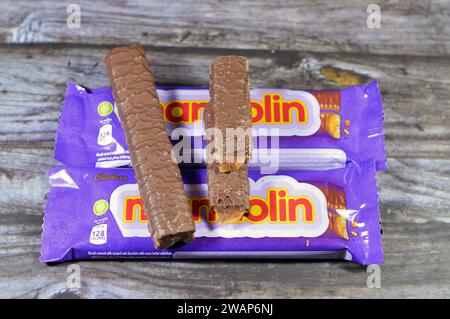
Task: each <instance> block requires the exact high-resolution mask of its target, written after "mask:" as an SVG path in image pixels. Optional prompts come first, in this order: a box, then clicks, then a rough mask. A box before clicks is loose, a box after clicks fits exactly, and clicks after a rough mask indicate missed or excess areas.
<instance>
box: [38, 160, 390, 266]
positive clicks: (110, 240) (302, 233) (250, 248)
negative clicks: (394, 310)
mask: <svg viewBox="0 0 450 319" xmlns="http://www.w3.org/2000/svg"><path fill="white" fill-rule="evenodd" d="M181 173H182V177H183V183H184V188H185V191H186V195H187V197H188V201H189V206H190V208H191V210H192V218H193V220H194V222H195V224H196V239H195V240H193V241H192V242H190V243H187V244H185V245H184V246H182V247H174V248H170V249H156V248H154V246H153V242H152V239H151V237H150V235H149V233H148V230H147V227H146V224H147V217H146V216H147V215H146V212H145V211H144V209H143V205H142V199H141V197H140V194H139V191H138V187H137V185H136V180H135V177H134V174H133V170H132V169H127V168H121V169H104V168H73V167H55V168H52V169H50V171H49V180H50V185H51V188H50V193H49V196H48V201H47V205H46V208H45V215H44V225H43V230H44V231H43V240H42V255H41V261H42V262H63V261H68V260H82V259H117V258H126V259H130V258H211V257H214V258H230V257H231V258H251V257H255V258H308V259H314V258H321V259H323V258H326V259H345V260H351V261H354V262H357V263H360V264H365V265H367V264H376V263H382V262H383V251H382V244H381V226H380V220H379V207H378V198H377V189H376V177H375V173H376V172H375V166H374V163H373V161H367V162H363V163H360V164H355V163H351V162H349V163H347V165H346V166H345V167H344V168H341V169H334V170H328V171H319V170H316V171H309V170H307V171H301V170H295V171H294V170H285V171H279V172H277V173H276V174H271V175H262V174H260V173H259V172H258V171H255V170H250V171H249V183H250V198H249V201H250V210H249V213H248V215H246V216H244V217H242V218H241V219H240V220H239V221H236V222H234V223H230V224H221V223H220V222H219V221H218V216H217V215H216V214H215V213H214V212H212V211H210V210H209V203H208V191H207V186H206V170H205V169H183V170H182V171H181ZM150 213H151V212H150ZM102 225H104V226H102ZM62 233H63V234H64V236H60V234H62Z"/></svg>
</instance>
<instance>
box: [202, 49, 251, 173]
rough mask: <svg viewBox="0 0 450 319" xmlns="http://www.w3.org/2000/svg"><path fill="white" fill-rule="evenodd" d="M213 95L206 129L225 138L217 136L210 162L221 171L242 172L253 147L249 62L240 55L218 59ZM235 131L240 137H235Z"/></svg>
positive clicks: (213, 68)
mask: <svg viewBox="0 0 450 319" xmlns="http://www.w3.org/2000/svg"><path fill="white" fill-rule="evenodd" d="M209 95H210V101H209V104H208V106H207V107H206V109H205V119H204V121H205V127H206V129H210V130H212V129H214V130H217V131H218V133H220V135H221V136H216V135H215V136H214V139H215V140H214V141H213V143H214V145H215V147H214V149H213V150H212V151H211V154H210V156H211V158H210V159H208V160H209V162H210V163H212V162H214V163H218V164H219V165H218V167H219V170H220V171H221V172H229V171H231V170H236V169H239V167H240V166H241V165H243V164H245V163H247V162H248V160H249V159H250V156H251V147H252V146H251V143H252V136H251V128H252V112H251V107H250V89H249V80H248V62H247V59H246V58H244V57H239V56H223V57H218V58H215V59H214V61H213V63H212V65H211V72H210V86H209ZM233 132H236V135H232V136H231V135H230V133H233ZM219 143H220V144H221V145H220V146H221V147H218V146H219V145H218V144H219ZM222 143H223V144H222Z"/></svg>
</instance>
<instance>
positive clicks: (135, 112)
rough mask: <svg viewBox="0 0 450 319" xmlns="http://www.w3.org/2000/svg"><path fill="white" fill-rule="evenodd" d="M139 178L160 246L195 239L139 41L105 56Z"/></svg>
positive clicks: (152, 81)
mask: <svg viewBox="0 0 450 319" xmlns="http://www.w3.org/2000/svg"><path fill="white" fill-rule="evenodd" d="M105 62H106V65H107V68H108V73H109V78H110V81H111V85H112V90H113V95H114V98H115V100H116V103H117V106H118V111H119V117H120V119H121V122H122V126H123V129H124V131H125V137H126V143H127V146H128V149H129V151H130V156H131V162H132V164H133V167H134V171H135V175H136V179H137V184H138V186H139V191H140V194H141V196H142V201H143V205H144V207H145V210H146V211H148V212H151V213H149V214H148V216H147V217H148V228H149V231H150V233H151V235H152V238H153V241H154V245H155V247H156V248H167V247H170V246H172V245H173V244H175V243H176V242H179V241H182V242H189V241H191V240H193V239H194V232H195V225H194V222H193V220H192V216H191V210H190V207H189V203H188V199H187V197H186V194H185V192H184V186H183V182H182V179H181V174H180V169H179V168H178V166H177V164H176V163H175V162H173V161H172V158H171V151H172V144H171V143H170V141H169V139H168V137H167V131H166V127H165V124H164V120H163V116H162V113H161V108H160V102H159V98H158V94H157V92H156V87H155V83H154V80H153V76H152V74H151V73H150V69H149V66H148V63H147V59H146V56H145V51H144V49H143V48H142V47H140V46H136V45H133V46H129V47H121V48H116V49H113V50H112V51H111V52H110V53H109V54H108V55H107V56H106V59H105Z"/></svg>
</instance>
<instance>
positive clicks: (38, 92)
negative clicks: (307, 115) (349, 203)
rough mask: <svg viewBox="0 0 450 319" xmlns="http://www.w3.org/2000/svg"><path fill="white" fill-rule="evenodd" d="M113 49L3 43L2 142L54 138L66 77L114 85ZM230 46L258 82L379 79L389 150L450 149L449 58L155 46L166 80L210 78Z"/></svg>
mask: <svg viewBox="0 0 450 319" xmlns="http://www.w3.org/2000/svg"><path fill="white" fill-rule="evenodd" d="M107 50H108V49H107V48H97V47H85V48H79V47H75V46H58V45H54V46H44V47H41V46H33V47H22V46H15V45H13V46H6V47H3V48H0V56H1V57H2V59H0V69H1V70H3V71H2V72H1V73H0V143H12V142H22V143H34V142H36V141H46V142H51V141H53V139H54V134H55V130H56V126H57V119H58V116H59V110H60V104H61V103H62V100H63V95H64V91H65V82H66V81H76V82H78V83H80V84H82V85H85V86H88V87H98V86H105V85H108V80H107V76H106V70H105V67H104V63H103V57H104V55H105V54H106V52H107ZM227 53H237V54H243V55H246V56H248V57H249V59H250V69H251V83H252V86H254V87H281V88H330V87H340V86H345V85H352V84H358V83H363V82H367V81H369V80H370V79H373V78H375V79H378V80H379V83H380V87H381V89H382V93H383V101H384V109H385V129H386V140H387V142H388V143H387V151H388V155H389V156H393V157H396V158H400V157H423V158H424V157H428V158H448V156H450V130H449V129H448V127H449V123H448V119H449V118H450V90H449V85H450V60H449V59H448V58H443V57H442V58H441V57H413V56H404V57H393V56H381V55H356V54H338V53H321V54H319V53H304V52H284V51H275V52H269V51H259V50H256V51H255V50H244V51H241V50H221V49H220V50H209V51H207V52H205V51H204V50H201V49H176V48H172V49H169V48H153V47H152V48H148V55H149V58H150V63H151V66H152V68H153V71H154V73H155V76H156V79H157V81H158V83H159V84H165V85H166V84H178V85H190V86H207V85H208V70H209V64H210V61H211V60H212V58H213V57H214V56H216V55H219V54H227ZM11 65H14V67H11ZM19 70H20V71H19Z"/></svg>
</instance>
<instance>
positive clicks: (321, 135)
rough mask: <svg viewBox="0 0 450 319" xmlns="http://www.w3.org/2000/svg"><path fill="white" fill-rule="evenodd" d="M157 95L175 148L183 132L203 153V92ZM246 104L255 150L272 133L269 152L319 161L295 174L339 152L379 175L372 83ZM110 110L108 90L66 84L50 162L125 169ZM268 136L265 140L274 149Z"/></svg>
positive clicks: (378, 113) (379, 126) (253, 93)
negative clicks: (368, 163) (295, 152)
mask: <svg viewBox="0 0 450 319" xmlns="http://www.w3.org/2000/svg"><path fill="white" fill-rule="evenodd" d="M157 92H158V96H159V98H160V102H161V109H162V112H163V116H164V121H165V124H166V128H167V131H168V134H169V135H170V136H171V138H172V141H173V143H178V142H179V141H178V132H177V130H180V129H182V130H184V131H186V132H187V133H189V134H190V135H192V136H194V137H193V138H192V142H190V145H188V146H187V147H189V146H190V147H191V148H192V149H201V148H202V147H204V145H205V144H206V143H204V142H203V143H202V140H201V137H202V136H203V134H204V131H205V127H204V121H203V115H204V111H205V109H206V105H207V104H208V101H209V91H208V89H201V88H163V87H161V88H159V89H158V90H157ZM250 103H251V110H252V123H253V128H254V130H253V145H254V149H255V150H256V151H257V150H258V149H259V148H261V145H260V143H258V142H259V139H260V138H261V137H262V135H261V136H260V135H259V134H263V133H264V130H268V131H269V130H270V132H271V133H274V132H275V130H276V131H278V135H279V138H278V139H279V143H277V144H276V145H275V146H274V147H276V148H280V149H301V150H303V152H304V151H305V150H309V151H311V152H314V154H315V155H319V156H318V157H317V158H316V159H315V160H314V161H309V160H308V162H305V163H303V162H302V161H303V158H308V159H309V158H310V157H309V156H307V157H304V156H299V157H298V161H297V163H299V167H300V168H303V167H305V168H306V165H311V164H312V165H313V169H320V167H322V168H323V169H327V168H329V166H328V165H327V164H326V163H322V162H321V160H322V158H325V157H327V158H329V157H328V155H327V156H322V157H321V156H320V154H319V153H317V152H318V151H319V152H320V151H323V152H325V153H326V154H330V153H329V152H330V150H338V151H340V152H341V153H342V152H343V153H344V154H345V156H346V159H347V160H349V161H357V162H362V161H365V160H369V159H374V160H375V163H376V168H377V170H384V169H386V153H385V148H384V131H383V109H382V103H381V95H380V91H379V88H378V84H377V82H375V81H373V82H371V83H368V84H363V85H357V86H351V87H348V88H344V89H339V90H325V91H301V90H286V89H251V90H250ZM113 105H114V99H113V98H112V94H111V91H110V89H107V88H103V89H95V90H92V91H89V90H87V89H84V88H82V87H80V86H78V85H76V84H74V83H68V87H67V91H66V97H65V100H64V105H63V109H62V113H61V119H60V124H59V128H58V132H57V138H56V144H55V159H56V160H58V161H59V162H61V163H63V164H65V165H71V166H81V167H119V166H123V165H127V164H128V165H129V164H130V157H129V154H128V148H127V146H126V144H125V142H124V141H125V137H124V133H123V131H122V129H121V127H120V121H119V119H118V117H117V115H116V111H115V109H114V108H113ZM270 135H272V134H269V141H268V142H269V145H272V144H273V143H272V142H273V141H272V140H271V138H270ZM198 139H200V141H199V143H197V144H196V142H197V140H198ZM183 140H184V142H187V139H183ZM270 143H272V144H270ZM272 146H273V145H272ZM255 150H254V151H255ZM341 153H336V154H341ZM252 157H253V156H252ZM251 160H252V161H253V158H252V159H251ZM255 160H257V158H255ZM188 164H190V163H188ZM203 164H204V163H203ZM249 164H250V168H254V166H253V167H252V165H251V163H249ZM288 166H289V167H291V168H295V166H293V165H288Z"/></svg>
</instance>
